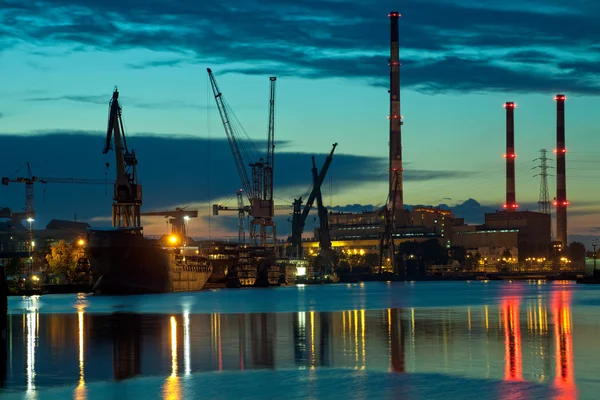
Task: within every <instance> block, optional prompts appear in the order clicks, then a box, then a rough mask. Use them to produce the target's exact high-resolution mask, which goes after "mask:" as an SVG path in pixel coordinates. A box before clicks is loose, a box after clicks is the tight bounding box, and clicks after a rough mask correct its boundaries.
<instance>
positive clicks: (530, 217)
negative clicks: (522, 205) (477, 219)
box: [453, 211, 552, 264]
mask: <svg viewBox="0 0 600 400" xmlns="http://www.w3.org/2000/svg"><path fill="white" fill-rule="evenodd" d="M551 224H552V222H551V217H550V214H545V213H539V212H533V211H519V212H512V211H499V212H496V213H488V214H485V223H484V224H483V225H463V226H457V227H454V230H453V243H454V245H456V246H462V247H464V248H465V249H467V251H468V252H469V253H471V254H474V253H479V255H480V256H481V257H482V258H484V259H485V258H487V259H489V260H490V261H491V262H490V263H491V264H493V263H494V262H493V261H500V260H501V259H502V258H503V257H505V256H506V255H507V253H510V257H511V258H515V259H518V260H520V261H523V260H526V259H527V258H546V257H549V256H550V255H551V250H552V246H551V241H552V238H551V235H552V232H551Z"/></svg>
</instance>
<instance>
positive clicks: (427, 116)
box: [0, 0, 600, 236]
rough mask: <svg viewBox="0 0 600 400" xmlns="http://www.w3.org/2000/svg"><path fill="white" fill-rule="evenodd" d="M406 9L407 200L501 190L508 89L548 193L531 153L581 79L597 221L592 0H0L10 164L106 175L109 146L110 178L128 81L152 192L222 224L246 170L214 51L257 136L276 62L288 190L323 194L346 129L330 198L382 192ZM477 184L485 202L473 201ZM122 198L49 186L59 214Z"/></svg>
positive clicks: (530, 194) (570, 124)
mask: <svg viewBox="0 0 600 400" xmlns="http://www.w3.org/2000/svg"><path fill="white" fill-rule="evenodd" d="M484 3H485V5H483V4H484ZM391 10H398V11H400V12H401V13H402V18H401V20H400V35H401V39H400V45H401V59H402V64H403V67H402V114H403V116H404V121H405V122H404V127H403V149H404V159H405V177H406V182H405V188H404V189H405V201H406V203H407V204H431V205H437V204H442V203H443V204H448V205H450V206H453V205H459V207H458V208H457V210H460V211H461V213H463V215H465V216H467V217H468V218H470V219H472V220H473V222H475V221H476V220H478V219H480V218H481V212H482V211H483V210H493V209H495V208H498V207H501V205H502V204H503V202H504V163H503V162H504V159H503V157H502V155H503V153H504V143H505V138H504V110H503V107H502V106H503V104H504V102H506V101H514V102H516V103H517V110H516V116H515V119H516V121H515V125H516V129H515V131H516V132H515V135H516V152H517V154H518V158H517V200H518V203H519V204H520V205H521V206H522V207H521V208H523V209H525V208H529V209H536V208H537V204H536V202H537V200H538V193H539V177H534V175H535V174H536V170H535V169H534V167H535V166H536V165H537V164H538V161H534V159H536V158H537V157H538V156H539V150H540V149H548V150H549V151H550V154H551V155H552V153H551V151H552V149H553V148H554V146H555V103H554V100H553V98H554V95H555V94H556V93H565V94H566V95H567V96H568V100H567V121H566V122H567V148H568V151H569V152H568V154H567V178H568V184H567V185H568V198H569V200H570V202H571V205H572V206H571V208H570V210H569V216H570V218H569V228H570V233H572V234H593V233H594V232H596V231H597V230H599V229H600V218H598V216H597V214H598V211H600V210H599V208H598V205H597V201H596V198H597V196H598V195H599V194H600V190H598V189H597V187H596V186H597V185H596V183H597V175H598V172H599V169H600V165H599V164H598V163H599V162H600V161H597V159H598V154H599V153H600V151H598V150H597V149H599V148H600V135H598V128H597V126H598V124H597V123H596V122H595V120H594V118H593V116H594V115H595V114H596V110H598V109H600V79H599V77H598V76H599V75H598V73H599V72H600V67H599V65H600V45H599V43H600V22H599V20H598V19H597V15H599V14H600V3H599V2H597V1H595V0H572V1H570V2H564V1H559V0H543V1H542V0H506V1H503V2H502V3H501V4H500V3H497V2H491V1H485V2H482V1H476V0H452V1H451V0H419V1H402V2H391V1H387V0H386V1H377V0H372V1H368V2H365V1H359V0H345V1H340V0H318V1H317V0H294V1H292V0H277V1H275V0H244V1H241V0H230V1H227V2H223V3H220V2H200V1H191V0H181V1H178V2H172V1H167V0H155V1H147V0H119V1H114V0H46V1H44V0H37V1H30V0H0V148H1V149H2V151H3V155H2V157H0V174H1V175H2V176H10V177H16V176H20V175H22V174H23V173H24V171H23V170H22V169H21V170H20V171H19V168H21V166H22V165H23V164H24V163H25V162H26V161H30V162H31V164H32V168H33V173H34V174H35V175H38V176H51V177H84V178H103V177H104V176H105V172H107V171H106V167H105V165H106V162H107V161H108V162H109V164H110V167H109V169H108V174H109V175H108V176H109V177H110V176H113V175H114V169H113V168H112V167H113V164H114V160H113V159H112V158H110V156H112V157H114V155H113V154H112V153H111V154H109V158H108V159H107V158H106V157H105V156H104V155H102V141H103V137H104V135H106V131H105V129H106V123H107V111H108V101H109V100H110V97H111V94H112V90H113V87H114V86H115V85H116V86H118V87H119V91H120V93H121V96H120V99H121V103H122V106H123V119H124V123H125V125H126V133H127V135H128V137H129V141H128V144H129V145H130V147H132V148H133V149H135V150H136V153H137V154H138V158H139V162H140V164H139V174H140V179H141V181H142V183H143V185H144V209H145V210H158V209H162V208H169V207H174V206H183V205H189V206H190V207H197V208H199V209H200V213H201V214H202V216H203V217H202V218H200V219H199V221H196V222H195V223H194V224H193V225H192V228H193V232H194V234H195V235H197V236H207V235H208V234H209V224H208V222H209V217H208V214H209V209H210V204H212V203H214V202H218V201H221V202H223V201H226V199H227V198H229V197H231V196H232V195H234V193H235V190H236V189H238V188H239V187H240V180H239V177H238V176H237V173H236V170H235V167H234V165H233V159H232V156H231V153H230V151H229V148H228V145H227V142H226V140H225V134H224V131H223V128H222V125H221V122H220V119H219V115H218V113H217V111H216V109H215V107H214V99H213V98H212V96H211V93H210V87H209V82H208V77H207V74H206V68H207V67H210V68H212V69H213V71H214V72H215V75H216V77H217V80H218V82H219V86H220V88H221V90H222V92H223V93H224V96H225V97H226V99H227V101H228V102H229V104H230V105H231V107H232V109H233V110H235V113H236V115H237V117H238V118H239V120H240V121H241V122H242V124H243V126H244V128H245V130H246V131H247V132H248V135H249V137H250V138H252V139H253V140H254V143H255V146H256V147H257V148H258V149H259V150H262V149H263V148H264V147H265V140H266V132H267V105H268V84H269V82H268V77H269V76H277V77H278V81H277V100H276V133H275V135H276V139H277V141H278V145H277V149H276V152H277V153H276V165H277V168H278V169H277V170H276V172H275V175H276V177H275V180H276V197H277V198H278V200H277V202H278V204H286V203H289V202H291V200H292V199H293V198H294V197H298V196H305V195H306V194H307V190H308V188H309V184H310V181H311V175H310V166H311V161H310V156H311V155H316V156H317V160H318V163H319V164H321V163H322V162H323V160H324V157H325V154H326V153H328V152H329V151H330V149H331V144H332V143H334V142H338V143H339V146H338V148H337V150H336V155H335V156H334V161H333V164H332V168H331V175H330V178H329V179H328V180H327V182H326V184H325V187H324V188H323V193H324V197H325V201H326V203H328V204H330V205H335V206H345V205H348V204H353V205H355V206H353V207H351V208H352V209H362V208H364V206H365V205H381V204H383V203H384V202H385V200H386V188H387V184H386V175H387V172H386V157H387V152H388V121H387V119H386V117H387V114H388V93H387V88H386V85H387V84H388V68H387V57H388V55H389V20H388V18H387V14H388V12H389V11H391ZM554 163H555V161H554V159H553V158H552V159H551V165H554ZM17 171H18V172H17ZM554 179H555V178H554V177H551V178H550V181H549V187H550V191H551V197H554V196H553V192H554V188H555V182H554ZM20 186H22V185H18V184H11V185H9V186H8V187H2V188H0V206H7V207H10V208H12V209H13V210H21V209H23V207H24V191H25V188H24V187H20ZM107 192H108V194H106V193H107ZM470 198H472V199H476V200H477V201H478V202H479V203H480V204H482V205H483V206H482V207H479V206H478V205H476V206H475V208H474V207H471V206H470V205H473V203H472V202H468V203H467V205H466V206H465V205H464V204H463V203H464V202H465V201H466V200H468V199H470ZM110 203H111V195H110V188H109V190H108V191H107V190H106V188H105V187H104V186H103V185H98V186H65V185H51V184H48V185H45V186H44V187H37V188H36V210H37V212H38V220H39V223H40V224H41V225H42V226H43V224H44V223H45V222H47V221H48V220H49V219H50V218H52V217H56V218H68V219H71V218H73V214H74V213H77V216H78V218H79V219H83V220H89V221H92V223H93V224H94V225H103V224H107V223H108V222H107V220H108V217H109V216H110ZM231 204H232V205H233V202H232V203H231ZM280 220H281V221H282V225H283V226H282V227H281V228H280V229H279V232H280V233H282V234H284V235H285V234H287V233H288V231H289V229H288V227H287V226H285V225H286V222H285V220H286V217H285V215H284V216H282V217H281V218H280ZM145 223H146V225H147V226H148V228H147V232H149V233H162V232H163V231H164V230H165V224H164V221H163V220H161V219H160V218H159V219H149V220H146V222H145ZM309 225H311V224H309ZM232 227H235V221H234V218H233V216H232V217H230V218H227V217H221V216H219V217H212V218H210V234H211V235H218V234H228V232H230V231H231V228H232ZM311 227H312V226H309V228H311Z"/></svg>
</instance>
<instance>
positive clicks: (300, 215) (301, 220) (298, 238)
mask: <svg viewBox="0 0 600 400" xmlns="http://www.w3.org/2000/svg"><path fill="white" fill-rule="evenodd" d="M336 146H337V143H334V144H333V148H332V149H331V153H329V155H328V156H327V158H326V159H325V163H324V164H323V168H321V171H320V172H319V174H318V175H317V178H316V180H314V174H315V173H316V171H313V180H314V185H313V188H312V191H311V192H310V195H309V196H308V200H307V201H306V205H305V206H304V210H302V197H300V198H298V199H295V200H294V214H293V216H292V236H291V238H290V240H291V245H292V249H293V250H292V251H294V250H295V251H296V255H297V256H298V257H300V256H302V233H303V232H304V225H305V223H306V217H308V213H309V212H310V209H311V208H312V205H313V202H314V201H315V198H316V197H317V195H319V194H320V193H321V185H322V184H323V181H324V180H325V175H327V170H328V169H329V165H330V164H331V160H332V159H333V152H334V151H335V148H336ZM313 168H316V167H315V166H314V164H313ZM325 218H327V216H325Z"/></svg>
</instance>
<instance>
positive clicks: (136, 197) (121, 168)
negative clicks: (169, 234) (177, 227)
mask: <svg viewBox="0 0 600 400" xmlns="http://www.w3.org/2000/svg"><path fill="white" fill-rule="evenodd" d="M121 114H122V110H121V106H120V105H119V91H118V90H117V88H115V90H114V92H113V96H112V99H111V101H110V103H109V115H108V129H107V132H106V145H105V146H104V150H103V151H102V153H103V154H106V153H108V151H109V150H110V149H111V139H112V138H113V137H114V142H115V146H114V150H115V159H116V160H115V161H116V170H117V178H116V180H115V185H114V195H113V205H112V226H113V227H119V228H123V227H139V226H141V221H140V220H141V218H140V208H141V206H142V185H139V184H138V183H137V163H138V161H137V158H136V155H135V151H133V150H132V151H131V152H130V151H129V149H128V148H127V140H126V139H125V130H124V129H123V119H122V116H121Z"/></svg>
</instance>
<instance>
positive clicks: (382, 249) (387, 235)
mask: <svg viewBox="0 0 600 400" xmlns="http://www.w3.org/2000/svg"><path fill="white" fill-rule="evenodd" d="M399 187H400V175H399V173H398V171H396V173H395V174H394V186H393V191H392V194H391V196H390V195H388V201H387V204H386V205H385V206H384V207H383V209H382V210H381V212H382V213H383V217H384V219H385V228H384V232H382V234H381V238H380V243H379V273H380V274H381V273H382V269H383V259H384V253H388V258H389V260H390V266H391V267H392V271H393V272H394V273H395V274H397V273H398V272H399V271H397V262H396V243H395V242H394V233H395V232H396V194H397V193H398V192H397V190H398V189H399Z"/></svg>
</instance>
